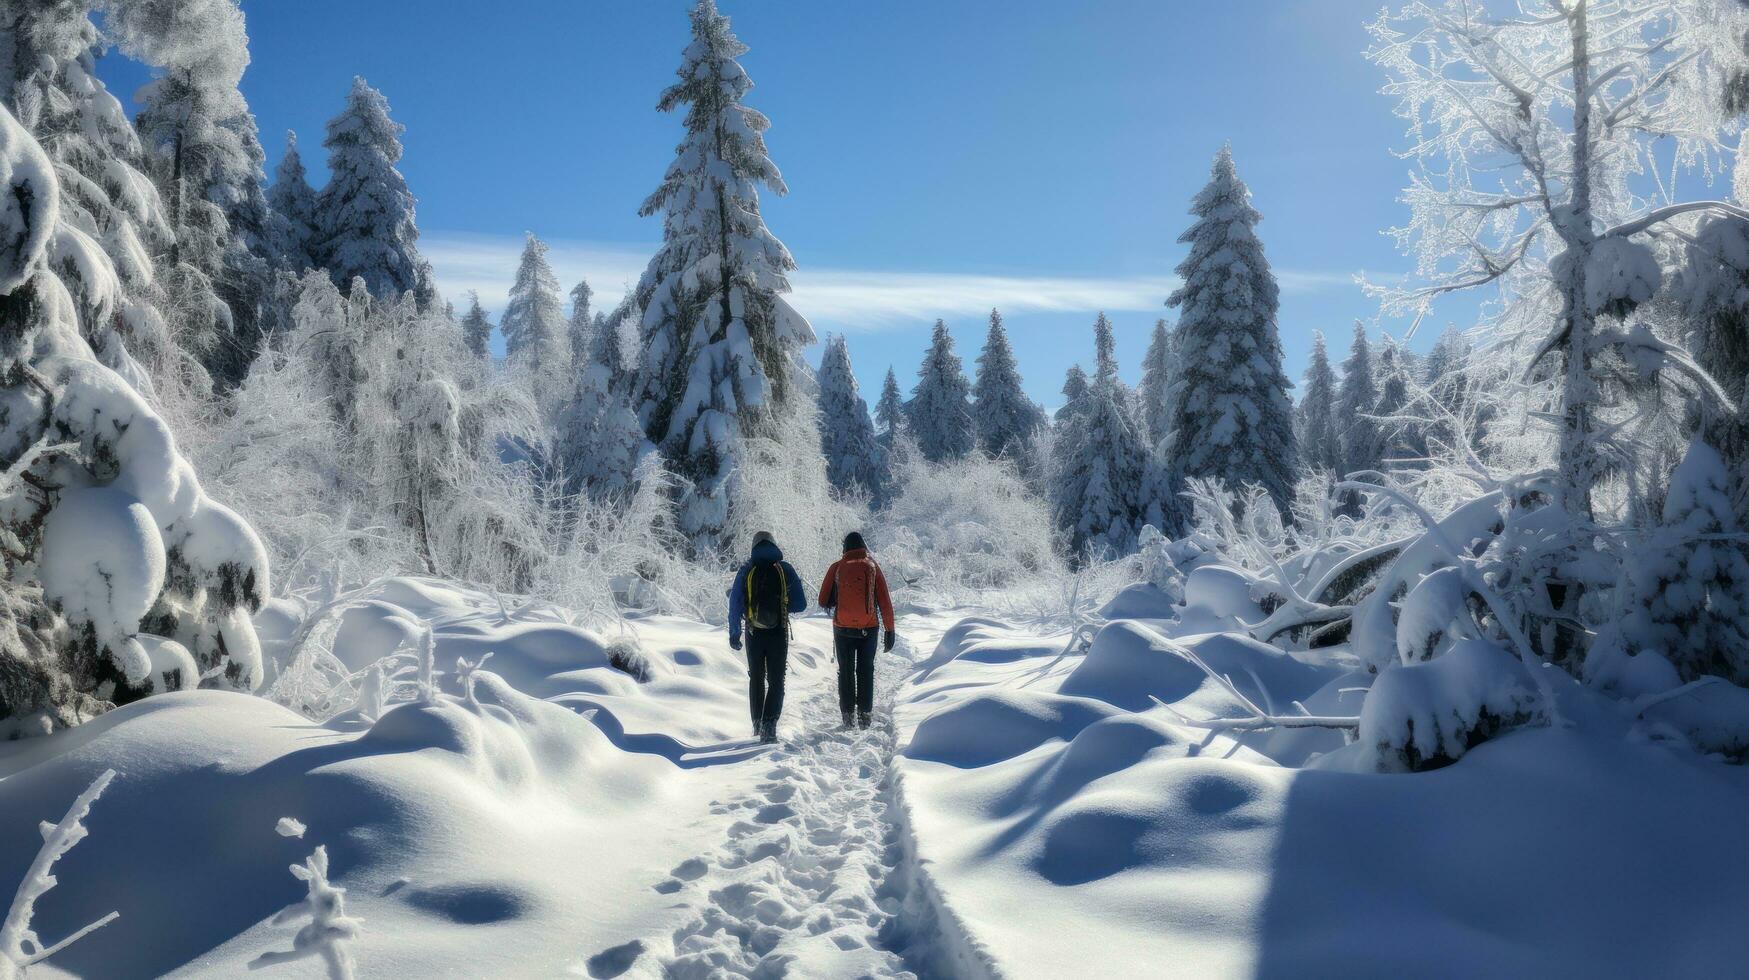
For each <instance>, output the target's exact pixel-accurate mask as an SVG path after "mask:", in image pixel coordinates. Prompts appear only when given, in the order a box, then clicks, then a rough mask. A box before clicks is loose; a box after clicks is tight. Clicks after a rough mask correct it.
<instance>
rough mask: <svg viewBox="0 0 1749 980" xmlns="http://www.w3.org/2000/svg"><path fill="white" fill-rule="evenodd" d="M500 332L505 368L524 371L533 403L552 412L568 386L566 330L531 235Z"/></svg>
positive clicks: (554, 284) (554, 283)
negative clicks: (507, 365) (566, 377)
mask: <svg viewBox="0 0 1749 980" xmlns="http://www.w3.org/2000/svg"><path fill="white" fill-rule="evenodd" d="M498 329H499V330H500V331H502V332H503V333H504V355H505V358H506V360H508V361H509V362H510V365H511V367H513V368H516V369H518V370H521V371H523V372H526V374H527V377H528V381H529V385H530V387H531V389H532V390H533V393H534V396H535V401H536V402H537V403H538V404H540V405H541V406H542V407H544V408H549V409H550V408H552V407H553V406H554V404H555V402H556V401H557V400H558V399H559V398H561V397H563V395H564V394H565V393H566V391H567V390H568V388H569V385H568V384H567V383H566V382H565V376H566V374H567V373H568V371H569V368H570V361H571V357H570V351H569V350H568V349H567V348H568V346H569V343H568V338H569V333H568V329H569V328H568V326H567V325H566V323H565V311H564V305H563V303H562V302H561V301H560V299H559V280H558V278H557V277H556V276H554V275H553V269H552V266H550V265H548V264H547V243H546V242H543V241H541V240H540V239H539V238H536V237H535V236H534V234H533V233H532V232H531V233H530V234H529V236H528V241H527V242H526V244H524V245H523V247H522V259H521V261H520V262H518V263H517V266H516V281H515V282H514V283H512V284H511V286H510V302H509V303H508V304H506V305H505V307H504V316H503V317H501V318H500V319H499V321H498Z"/></svg>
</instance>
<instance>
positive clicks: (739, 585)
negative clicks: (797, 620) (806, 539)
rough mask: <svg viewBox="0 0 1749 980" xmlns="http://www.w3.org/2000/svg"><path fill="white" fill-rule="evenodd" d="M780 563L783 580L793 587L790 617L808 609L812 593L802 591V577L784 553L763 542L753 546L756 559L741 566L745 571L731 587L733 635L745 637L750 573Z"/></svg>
mask: <svg viewBox="0 0 1749 980" xmlns="http://www.w3.org/2000/svg"><path fill="white" fill-rule="evenodd" d="M773 561H774V562H777V563H778V565H779V566H781V567H782V568H783V577H784V579H785V581H787V582H788V583H789V613H790V615H792V616H794V615H795V614H796V613H799V612H806V611H807V609H808V593H807V591H806V590H804V589H803V588H802V577H801V576H800V575H797V574H796V570H795V569H794V568H791V567H790V563H789V562H787V561H784V560H783V549H781V548H779V547H778V546H777V545H775V544H772V543H771V542H770V541H761V542H759V543H758V544H756V545H754V546H753V557H752V558H749V559H747V561H745V562H743V563H742V565H741V570H740V571H738V572H736V573H735V580H734V581H733V582H730V583H729V635H730V636H731V637H735V636H740V635H741V619H742V617H744V616H746V615H747V573H748V572H750V571H752V570H753V566H754V564H755V563H764V562H773Z"/></svg>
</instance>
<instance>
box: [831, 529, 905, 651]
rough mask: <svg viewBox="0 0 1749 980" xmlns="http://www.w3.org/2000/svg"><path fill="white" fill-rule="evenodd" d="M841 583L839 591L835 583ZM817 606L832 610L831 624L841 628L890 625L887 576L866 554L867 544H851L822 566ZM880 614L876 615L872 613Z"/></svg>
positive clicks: (888, 626) (890, 600)
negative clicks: (855, 545) (837, 557)
mask: <svg viewBox="0 0 1749 980" xmlns="http://www.w3.org/2000/svg"><path fill="white" fill-rule="evenodd" d="M841 582H842V583H843V585H844V590H843V594H842V595H840V594H839V588H838V586H839V584H840V583H841ZM820 607H821V608H823V609H830V610H832V625H833V626H842V627H844V628H845V629H864V630H866V629H873V628H875V627H876V626H879V625H880V624H881V623H883V622H884V623H886V624H887V631H888V632H891V631H892V630H893V629H894V626H893V597H892V596H891V595H889V594H888V593H887V576H886V575H885V574H884V573H883V572H882V571H881V566H879V565H877V564H875V561H874V559H873V558H870V557H869V556H868V549H867V548H852V549H850V550H849V551H846V552H845V553H844V557H843V558H840V559H838V560H837V561H835V562H833V563H832V567H831V568H828V569H826V579H825V581H823V582H821V583H820ZM877 609H878V611H879V613H880V617H879V619H876V617H875V613H876V611H877Z"/></svg>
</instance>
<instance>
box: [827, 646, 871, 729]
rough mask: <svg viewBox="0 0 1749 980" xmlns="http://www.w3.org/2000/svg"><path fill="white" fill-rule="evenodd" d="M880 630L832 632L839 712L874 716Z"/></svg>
mask: <svg viewBox="0 0 1749 980" xmlns="http://www.w3.org/2000/svg"><path fill="white" fill-rule="evenodd" d="M879 636H880V631H879V630H873V629H866V630H859V629H846V628H844V627H836V628H834V629H833V630H832V646H833V648H834V651H835V652H836V653H837V654H838V710H839V712H840V713H842V714H846V715H848V714H850V713H851V712H852V711H855V712H857V713H858V714H861V715H869V714H873V713H874V670H875V640H876V639H877V638H878V637H879Z"/></svg>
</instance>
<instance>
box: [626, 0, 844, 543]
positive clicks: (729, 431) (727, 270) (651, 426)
mask: <svg viewBox="0 0 1749 980" xmlns="http://www.w3.org/2000/svg"><path fill="white" fill-rule="evenodd" d="M691 18H692V41H691V43H689V44H688V45H687V47H686V50H685V52H684V54H683V56H682V61H681V65H680V68H679V70H678V72H676V74H677V75H678V76H679V81H677V82H675V83H674V84H673V85H671V86H669V87H668V88H667V89H666V90H664V91H663V93H662V97H661V100H660V101H659V102H658V103H657V106H656V107H657V109H658V110H660V111H662V112H669V111H672V110H674V109H676V108H678V107H680V106H686V107H687V111H686V120H685V125H686V135H685V137H684V138H683V139H682V140H681V143H680V145H679V147H677V149H676V153H675V159H674V162H673V163H672V164H671V165H670V166H669V168H668V172H667V174H666V175H665V176H664V177H663V179H662V183H661V186H659V187H658V188H657V189H656V190H655V192H654V193H652V194H651V195H650V196H649V198H648V199H646V200H645V201H644V204H643V207H642V208H641V209H640V213H641V214H644V215H646V216H648V215H653V214H656V213H658V212H660V213H661V214H662V216H663V222H662V247H661V249H660V250H659V251H657V253H656V255H655V257H654V258H652V259H651V260H650V264H649V266H648V267H647V268H646V269H645V270H644V275H643V278H642V279H640V280H639V282H638V287H637V291H636V296H637V305H638V307H639V308H640V309H642V310H643V327H642V341H643V365H642V370H640V371H639V372H638V381H639V389H638V395H637V397H636V399H635V401H636V404H637V407H638V415H639V418H640V419H642V421H643V424H644V430H645V432H646V433H647V434H648V435H649V438H650V441H651V442H653V443H655V444H656V446H657V447H658V448H659V449H660V450H661V452H662V455H663V458H664V459H665V460H666V461H667V464H668V466H669V467H670V468H671V469H672V470H673V471H674V473H675V474H676V475H678V476H679V477H681V479H682V480H683V481H684V486H685V491H684V498H683V499H682V500H681V501H680V502H679V503H680V507H679V527H680V530H681V532H682V533H683V534H685V535H686V536H687V537H688V538H689V539H690V540H691V541H692V543H693V545H694V546H695V547H700V548H705V549H711V550H715V549H720V548H721V547H723V546H725V545H726V544H727V542H726V541H725V540H724V537H725V534H726V532H727V529H728V528H729V526H730V516H731V515H730V506H731V503H732V499H733V494H732V487H731V485H730V484H731V481H732V480H733V479H734V474H735V473H736V472H737V470H738V469H739V468H740V465H741V461H742V458H743V456H744V452H745V445H744V443H745V440H746V438H747V437H749V436H763V435H769V434H772V433H775V432H776V431H777V429H778V426H777V424H776V423H777V420H778V415H779V413H781V412H784V411H786V410H789V409H790V408H791V406H790V405H789V404H788V403H789V401H790V399H791V397H792V392H793V389H794V388H795V387H796V375H797V374H798V373H799V372H800V370H801V366H800V355H801V351H802V349H803V348H804V347H806V346H807V345H809V344H811V343H813V341H814V331H813V328H812V327H811V326H809V325H808V321H807V320H806V319H804V318H803V317H802V316H801V314H799V313H797V312H796V311H795V310H794V308H792V307H791V306H790V305H789V302H788V301H787V300H786V299H784V297H783V295H782V294H784V293H787V292H788V291H789V272H790V271H791V270H793V269H794V268H795V260H794V259H793V258H791V257H790V253H789V250H788V249H786V248H784V246H783V243H782V242H780V241H778V240H777V238H776V236H774V235H773V234H772V233H771V231H770V230H769V229H767V228H766V227H765V219H764V218H763V216H762V215H761V214H760V211H759V191H758V188H759V186H760V185H764V186H765V187H766V188H768V189H770V190H771V191H772V192H773V193H777V194H783V193H786V192H787V190H788V189H787V188H786V187H785V185H784V183H783V177H782V175H781V174H780V173H779V172H778V169H777V166H776V165H775V164H774V163H772V162H771V158H770V156H768V155H767V152H766V147H765V137H764V132H765V130H766V129H767V128H768V127H769V126H770V121H769V120H767V119H766V118H765V116H763V115H761V114H760V113H758V112H756V111H755V110H753V109H751V108H748V107H747V106H745V105H742V104H741V100H742V99H743V98H744V97H745V96H746V94H747V92H748V90H749V89H751V88H752V87H753V82H752V80H751V79H749V78H748V77H747V73H746V72H745V71H744V70H742V68H741V65H740V64H739V63H738V62H737V61H736V60H735V59H737V58H739V57H740V56H741V55H742V54H745V53H746V51H747V46H746V45H745V44H742V43H741V41H740V39H739V38H737V37H736V36H735V35H734V34H733V33H732V32H731V31H730V29H729V19H728V18H727V17H724V16H722V15H721V14H719V13H718V12H717V8H716V4H715V3H714V2H713V0H700V2H699V3H698V4H697V5H696V6H695V7H693V9H692V14H691ZM793 448H794V449H795V451H798V452H799V451H802V449H801V447H799V446H798V447H793Z"/></svg>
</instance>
